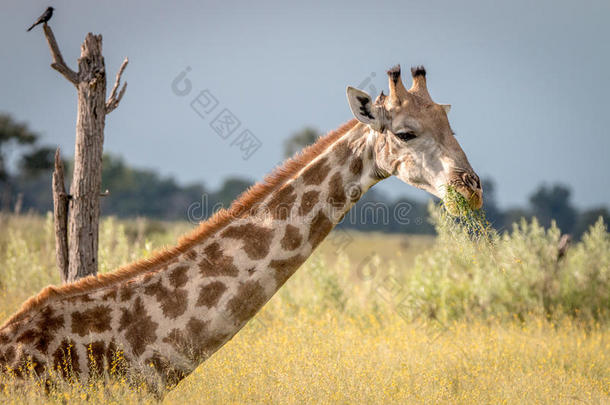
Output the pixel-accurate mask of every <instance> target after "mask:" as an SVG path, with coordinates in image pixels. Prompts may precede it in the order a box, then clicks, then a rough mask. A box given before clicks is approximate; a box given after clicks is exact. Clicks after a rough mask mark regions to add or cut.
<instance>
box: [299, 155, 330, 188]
mask: <svg viewBox="0 0 610 405" xmlns="http://www.w3.org/2000/svg"><path fill="white" fill-rule="evenodd" d="M329 171H330V165H329V164H328V159H327V158H325V157H324V158H321V159H319V160H318V161H317V162H316V163H314V164H312V165H311V166H309V167H307V168H306V169H305V170H304V172H303V175H302V176H301V177H302V178H303V182H304V183H305V185H311V184H321V183H322V182H323V181H324V179H325V178H326V175H327V174H328V172H329Z"/></svg>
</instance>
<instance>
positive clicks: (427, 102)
mask: <svg viewBox="0 0 610 405" xmlns="http://www.w3.org/2000/svg"><path fill="white" fill-rule="evenodd" d="M411 74H412V76H413V86H412V87H411V88H410V89H409V90H407V89H406V88H405V86H404V85H403V83H402V80H401V77H400V66H396V67H393V68H392V69H390V70H389V71H388V78H389V83H390V92H389V94H388V95H387V96H386V95H385V94H384V93H383V92H381V94H380V95H379V96H378V97H377V99H376V100H375V101H374V102H373V101H372V99H371V96H369V95H368V94H367V93H365V92H364V91H362V90H358V89H355V88H353V87H348V88H347V98H348V101H349V105H350V108H351V110H352V112H353V114H354V116H355V117H356V119H358V121H360V122H362V123H364V124H366V125H368V126H369V128H370V129H371V131H370V134H369V141H370V142H371V143H373V145H374V147H373V154H374V156H373V158H374V160H375V162H374V163H375V165H376V173H377V174H378V175H379V176H380V177H382V178H383V177H388V176H390V175H395V176H397V177H398V178H399V179H401V180H402V181H404V182H406V183H408V184H411V185H413V186H415V187H418V188H422V189H424V190H426V191H428V192H429V193H431V194H433V195H435V196H437V197H439V198H441V199H444V198H445V196H446V194H447V188H448V186H451V187H453V188H454V189H455V190H457V191H458V192H459V193H460V194H461V195H463V196H464V198H466V200H467V201H468V203H469V205H470V206H471V207H472V208H475V209H478V208H480V207H481V205H482V203H483V198H482V197H483V190H482V189H481V183H480V181H479V177H478V176H477V175H476V173H475V172H474V170H472V167H471V166H470V163H469V162H468V158H466V154H465V153H464V151H463V150H462V148H461V147H460V144H459V143H458V141H457V140H456V139H455V136H454V134H453V131H452V130H451V127H450V125H449V120H448V119H447V113H448V112H449V109H450V107H451V106H450V105H447V104H437V103H435V102H434V101H432V98H431V97H430V94H428V90H427V88H426V71H425V70H424V68H423V67H417V68H412V69H411Z"/></svg>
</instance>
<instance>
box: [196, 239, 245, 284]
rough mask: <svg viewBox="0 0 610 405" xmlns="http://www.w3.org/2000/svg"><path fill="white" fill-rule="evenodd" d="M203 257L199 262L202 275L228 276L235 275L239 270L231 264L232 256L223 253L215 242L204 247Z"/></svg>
mask: <svg viewBox="0 0 610 405" xmlns="http://www.w3.org/2000/svg"><path fill="white" fill-rule="evenodd" d="M204 253H205V257H204V258H203V260H202V261H201V262H200V263H199V269H200V273H201V275H202V276H204V277H215V276H229V277H236V276H237V275H238V274H239V270H237V267H235V265H234V264H233V258H232V257H230V256H226V255H225V254H223V252H222V249H220V245H219V244H218V243H217V242H214V243H212V244H210V245H209V246H208V247H206V248H205V251H204Z"/></svg>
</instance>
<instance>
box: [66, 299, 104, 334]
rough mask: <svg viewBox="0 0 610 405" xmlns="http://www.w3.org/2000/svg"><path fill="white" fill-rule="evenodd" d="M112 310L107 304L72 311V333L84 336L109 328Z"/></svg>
mask: <svg viewBox="0 0 610 405" xmlns="http://www.w3.org/2000/svg"><path fill="white" fill-rule="evenodd" d="M111 312H112V310H111V309H110V307H109V306H108V305H97V306H95V307H93V308H91V309H87V310H85V311H83V312H79V311H74V312H72V333H76V334H77V335H79V336H86V335H88V334H89V333H100V332H105V331H107V330H110V329H111V328H110V321H111V320H112V317H111Z"/></svg>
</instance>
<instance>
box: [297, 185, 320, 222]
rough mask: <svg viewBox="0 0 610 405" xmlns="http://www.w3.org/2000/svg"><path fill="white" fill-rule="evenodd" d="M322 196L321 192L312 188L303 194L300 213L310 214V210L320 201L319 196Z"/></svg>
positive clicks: (303, 214)
mask: <svg viewBox="0 0 610 405" xmlns="http://www.w3.org/2000/svg"><path fill="white" fill-rule="evenodd" d="M319 197H320V192H319V191H315V190H311V191H308V192H306V193H305V194H303V197H301V206H300V207H299V215H300V216H305V215H307V214H309V212H310V211H311V210H312V209H313V207H315V205H316V204H317V203H318V198H319Z"/></svg>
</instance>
